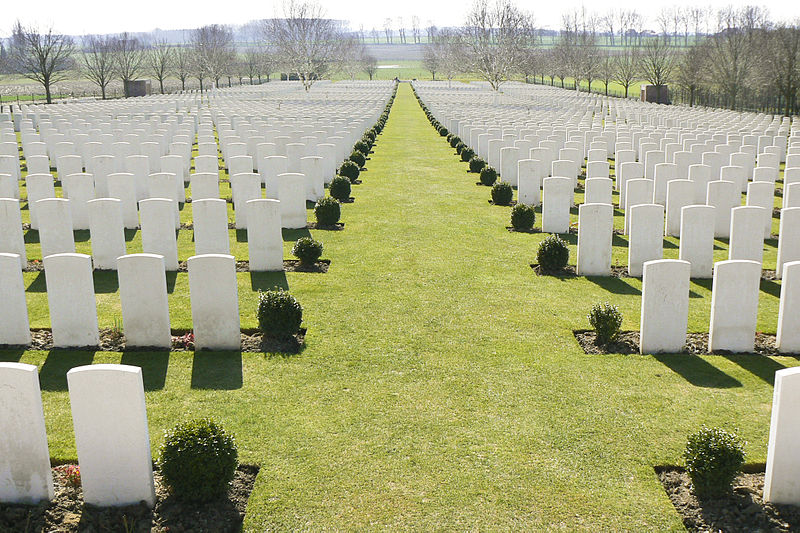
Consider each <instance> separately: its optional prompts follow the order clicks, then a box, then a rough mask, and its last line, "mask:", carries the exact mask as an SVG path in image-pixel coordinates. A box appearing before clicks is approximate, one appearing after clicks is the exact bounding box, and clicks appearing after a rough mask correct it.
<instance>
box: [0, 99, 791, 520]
mask: <svg viewBox="0 0 800 533" xmlns="http://www.w3.org/2000/svg"><path fill="white" fill-rule="evenodd" d="M367 167H368V169H369V170H368V171H367V172H364V173H363V175H362V178H363V184H362V185H358V186H354V187H353V196H354V197H355V198H356V201H355V203H353V204H346V205H344V206H343V216H342V221H343V222H345V223H346V228H345V230H344V231H340V232H325V231H316V230H312V231H311V233H312V234H313V235H314V237H315V238H317V239H320V240H322V241H323V242H324V244H325V253H324V255H323V257H326V258H328V259H330V260H331V261H332V263H331V268H330V270H329V272H328V273H327V274H307V273H287V274H285V275H284V274H274V275H269V276H255V277H252V276H250V274H247V273H240V274H238V275H237V276H238V280H239V299H240V309H241V316H242V326H243V327H253V326H255V324H256V319H255V316H254V310H255V306H256V296H257V292H256V291H255V290H254V289H257V288H259V287H268V286H271V285H274V284H283V285H287V286H288V287H289V290H290V291H291V292H292V293H293V294H294V295H295V296H296V297H297V298H298V299H299V300H300V302H301V303H302V304H303V306H304V308H305V315H304V318H305V320H304V321H305V325H306V326H307V327H308V336H307V337H306V341H307V348H306V349H305V350H304V351H303V352H302V353H300V354H298V355H293V356H282V355H278V354H267V355H264V354H253V353H244V354H241V355H240V354H238V353H234V354H230V353H227V354H225V353H200V354H197V355H196V356H195V355H193V354H191V353H172V354H165V353H135V352H131V353H125V354H115V353H101V352H96V353H94V352H51V353H45V352H36V351H25V352H9V351H5V352H0V358H2V359H5V360H20V361H22V362H25V363H31V364H35V365H38V366H39V367H40V369H41V371H40V377H41V381H42V388H43V397H44V410H45V417H46V419H47V429H48V437H49V445H50V451H51V456H52V457H53V458H54V459H58V460H62V459H73V460H74V459H75V458H76V452H75V447H74V439H73V432H72V421H71V416H70V411H69V401H68V395H67V392H66V383H65V381H66V380H65V376H64V374H65V372H66V370H67V369H69V368H70V367H73V366H77V365H81V364H87V363H92V362H94V363H101V362H104V363H117V362H120V361H122V362H123V363H127V364H136V365H140V366H142V367H143V369H144V374H145V386H146V388H147V393H146V401H147V408H148V417H149V424H150V437H151V442H152V446H153V452H154V453H156V452H157V450H158V448H159V446H160V445H161V443H162V439H163V437H162V435H163V432H164V430H166V429H167V428H170V427H171V426H173V425H174V424H175V423H177V422H179V421H181V420H184V419H186V418H189V417H195V416H201V415H210V416H213V417H215V418H216V419H218V420H219V421H221V422H222V424H223V425H224V426H225V427H226V428H228V429H230V430H231V431H232V432H233V433H234V434H235V435H236V438H237V442H238V444H239V451H240V458H241V460H242V461H243V462H247V463H258V464H260V465H261V467H262V469H261V472H260V474H259V476H258V479H257V481H256V485H255V490H254V492H253V494H252V496H251V499H250V502H249V504H248V512H247V516H246V518H245V524H244V529H245V530H246V531H268V530H289V529H290V530H322V529H326V530H339V529H346V530H374V531H384V530H425V531H429V530H466V529H469V530H523V531H525V530H554V529H562V530H568V531H573V530H585V531H601V530H605V531H623V530H627V531H645V530H658V531H669V530H674V531H680V530H682V529H683V526H682V523H681V520H680V518H679V517H678V514H677V513H676V512H675V511H674V509H673V507H672V505H671V503H670V502H669V500H668V498H667V496H666V494H665V493H664V491H663V489H662V487H661V485H660V483H659V482H658V480H657V479H656V476H655V474H654V471H653V466H654V465H659V464H678V463H680V461H681V453H682V450H683V447H684V445H685V441H686V436H687V435H688V434H689V433H690V432H693V431H695V430H697V429H698V428H699V427H700V426H701V425H703V424H708V425H719V426H723V427H725V428H728V429H735V430H737V431H738V432H739V433H740V434H741V435H742V436H743V437H744V439H746V440H747V442H748V444H747V447H746V450H747V453H748V461H749V462H756V463H757V462H764V461H765V459H766V446H767V436H768V431H769V417H770V404H771V399H772V380H773V375H774V372H775V371H776V370H778V369H781V368H784V367H789V366H794V365H798V360H797V359H796V358H793V357H773V358H768V357H761V356H755V355H736V356H708V357H696V356H684V355H659V356H637V355H634V356H630V355H629V356H616V355H609V356H589V355H585V354H584V353H583V352H582V350H581V349H580V347H579V346H578V344H577V342H576V341H575V339H574V337H573V334H572V331H573V330H574V329H580V328H586V327H588V323H587V320H586V313H587V312H588V310H589V308H590V307H591V305H592V303H594V302H596V301H606V300H607V301H611V302H613V303H616V304H618V305H619V307H620V309H621V311H622V312H623V313H624V315H625V322H624V324H623V328H624V329H638V321H639V306H640V300H641V297H640V289H641V282H640V281H638V280H632V279H610V278H592V279H588V278H574V279H566V280H564V279H556V278H552V277H537V276H536V275H535V274H534V272H533V271H532V270H531V268H530V267H529V266H528V264H529V263H531V262H532V261H533V259H534V256H535V251H536V247H537V244H538V243H539V242H540V240H542V239H543V235H540V234H520V233H510V232H508V231H507V230H506V229H505V226H507V225H508V223H509V214H510V209H509V208H507V207H495V206H491V205H489V204H488V203H487V199H488V198H489V189H488V188H486V187H478V186H476V185H475V182H476V181H477V180H476V176H475V175H474V174H468V173H467V172H466V169H467V166H466V164H465V163H461V162H459V161H458V158H457V157H456V156H454V155H453V150H452V149H451V148H450V146H449V145H448V144H447V143H446V142H445V140H444V138H441V137H439V135H438V134H437V133H436V132H435V131H434V130H433V128H432V127H431V126H430V125H429V124H428V122H427V120H426V119H425V115H424V114H423V113H422V111H421V109H420V108H419V106H418V104H417V102H416V101H415V99H414V98H413V95H412V92H411V89H410V86H409V85H407V84H401V85H400V88H399V92H398V96H397V100H396V101H395V104H394V107H393V110H392V113H391V115H390V119H389V122H388V124H387V127H386V129H385V130H384V133H383V134H382V135H380V136H379V137H378V143H377V145H376V147H375V153H374V154H373V155H372V156H371V160H370V161H368V162H367ZM225 187H226V185H225ZM225 192H227V193H229V190H225ZM577 199H578V200H579V199H580V196H578V197H577ZM189 207H190V205H189V204H187V208H185V209H184V213H183V215H182V217H183V218H184V219H185V220H188V219H190V215H189ZM26 215H27V213H26ZM616 223H617V225H618V226H619V225H620V224H621V218H620V217H619V216H618V217H617V220H616ZM540 224H541V221H540V220H538V216H537V226H540ZM231 234H232V249H233V251H234V253H235V254H236V256H237V258H239V259H241V258H245V257H246V255H247V247H246V243H243V242H238V241H237V240H235V239H236V237H235V232H231ZM296 237H297V235H287V236H286V238H287V239H288V240H292V239H294V238H296ZM179 239H180V243H181V244H180V246H181V248H180V258H181V259H185V258H186V257H188V256H189V255H192V253H193V246H192V243H191V232H186V231H181V232H180V235H179ZM137 242H140V238H139V236H138V234H137V235H135V236H133V237H132V240H131V241H130V242H129V251H137V250H138V249H140V248H137V246H139V247H140V244H138V245H137ZM570 242H571V244H572V246H571V248H572V256H571V263H573V264H574V260H575V259H574V258H575V248H574V244H575V241H574V239H571V240H570ZM675 242H676V241H674V240H671V239H670V240H668V241H667V243H668V244H667V245H666V247H665V251H666V254H665V255H666V256H667V257H676V256H677V246H676V245H675ZM87 244H88V243H87V242H79V243H78V248H79V250H80V251H87V250H88V247H87ZM625 244H626V239H625V238H617V239H615V245H616V246H615V253H614V262H615V264H623V263H624V262H625V260H626V254H625ZM718 244H719V246H720V249H719V250H718V251H717V253H718V254H719V256H720V258H723V256H724V255H725V245H724V243H722V242H718ZM28 246H29V249H28V251H29V253H30V256H31V257H32V258H33V257H37V253H38V245H36V244H34V243H31V244H29V245H28ZM286 246H287V250H286V257H289V252H288V247H289V246H290V243H289V242H287V243H286ZM765 257H766V265H765V267H766V268H770V267H772V268H774V262H775V243H774V241H773V242H770V243H768V244H767V247H766V252H765ZM97 276H99V277H100V278H101V279H100V280H99V282H98V292H99V294H98V298H97V299H98V305H99V313H100V316H101V318H100V321H101V324H102V325H105V326H110V325H111V324H112V323H113V319H114V317H119V316H120V313H119V301H118V289H117V287H116V284H115V282H114V276H113V275H111V276H108V275H106V274H103V275H101V274H98V275H97ZM96 279H97V278H96ZM25 281H26V286H27V287H28V302H29V306H30V314H31V323H32V326H46V325H48V323H49V319H48V315H47V306H46V295H45V293H44V292H42V291H43V290H44V278H43V276H39V275H38V274H35V273H32V274H25ZM710 286H711V285H710V282H699V283H692V284H691V291H692V298H691V301H690V318H689V328H690V330H691V331H707V327H708V316H709V312H710ZM778 291H779V284H777V283H772V282H763V283H762V292H761V302H760V312H759V321H758V329H759V330H760V331H767V332H773V333H774V332H775V329H776V320H777V311H778V298H777V296H778ZM170 308H171V313H172V326H173V327H174V328H189V327H190V326H191V319H190V311H189V296H188V279H187V274H177V275H176V276H174V290H173V292H172V293H171V295H170Z"/></svg>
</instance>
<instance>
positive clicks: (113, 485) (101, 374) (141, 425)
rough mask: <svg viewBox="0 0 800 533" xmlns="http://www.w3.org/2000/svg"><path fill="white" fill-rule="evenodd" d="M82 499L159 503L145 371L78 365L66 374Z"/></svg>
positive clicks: (107, 504)
mask: <svg viewBox="0 0 800 533" xmlns="http://www.w3.org/2000/svg"><path fill="white" fill-rule="evenodd" d="M67 385H68V387H69V403H70V407H71V408H72V421H73V424H74V427H75V447H76V448H77V451H78V463H79V465H80V469H81V486H82V488H83V500H84V502H86V503H87V504H90V505H97V506H104V507H111V506H124V505H135V504H138V503H139V502H141V501H144V502H145V503H146V504H147V506H148V507H153V505H155V497H156V495H155V487H154V484H153V459H152V456H151V454H150V434H149V431H148V427H147V408H146V407H145V401H144V382H143V381H142V369H141V368H139V367H137V366H129V365H107V364H101V365H89V366H79V367H76V368H73V369H72V370H70V371H69V372H67Z"/></svg>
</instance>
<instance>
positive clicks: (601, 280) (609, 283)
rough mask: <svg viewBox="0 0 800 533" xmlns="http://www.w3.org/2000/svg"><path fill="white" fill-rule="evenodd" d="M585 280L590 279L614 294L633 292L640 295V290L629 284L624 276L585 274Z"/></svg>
mask: <svg viewBox="0 0 800 533" xmlns="http://www.w3.org/2000/svg"><path fill="white" fill-rule="evenodd" d="M586 279H587V281H590V282H592V283H594V284H595V285H597V286H598V287H601V288H603V289H605V290H607V291H609V292H611V293H614V294H633V295H637V296H639V295H641V294H642V291H641V290H639V289H637V288H636V287H634V286H632V285H630V284H629V283H628V282H627V281H626V280H625V279H624V278H614V277H610V276H586Z"/></svg>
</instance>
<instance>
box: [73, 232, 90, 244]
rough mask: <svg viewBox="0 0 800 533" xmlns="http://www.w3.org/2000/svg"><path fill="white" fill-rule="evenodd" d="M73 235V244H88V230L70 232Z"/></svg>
mask: <svg viewBox="0 0 800 533" xmlns="http://www.w3.org/2000/svg"><path fill="white" fill-rule="evenodd" d="M72 234H73V235H75V242H89V237H90V235H89V230H88V229H76V230H74V231H73V232H72Z"/></svg>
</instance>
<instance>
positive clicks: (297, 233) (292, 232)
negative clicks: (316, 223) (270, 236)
mask: <svg viewBox="0 0 800 533" xmlns="http://www.w3.org/2000/svg"><path fill="white" fill-rule="evenodd" d="M281 233H282V234H283V242H294V241H296V240H297V239H299V238H301V237H311V232H310V231H308V228H299V229H287V228H284V229H282V230H281Z"/></svg>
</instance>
